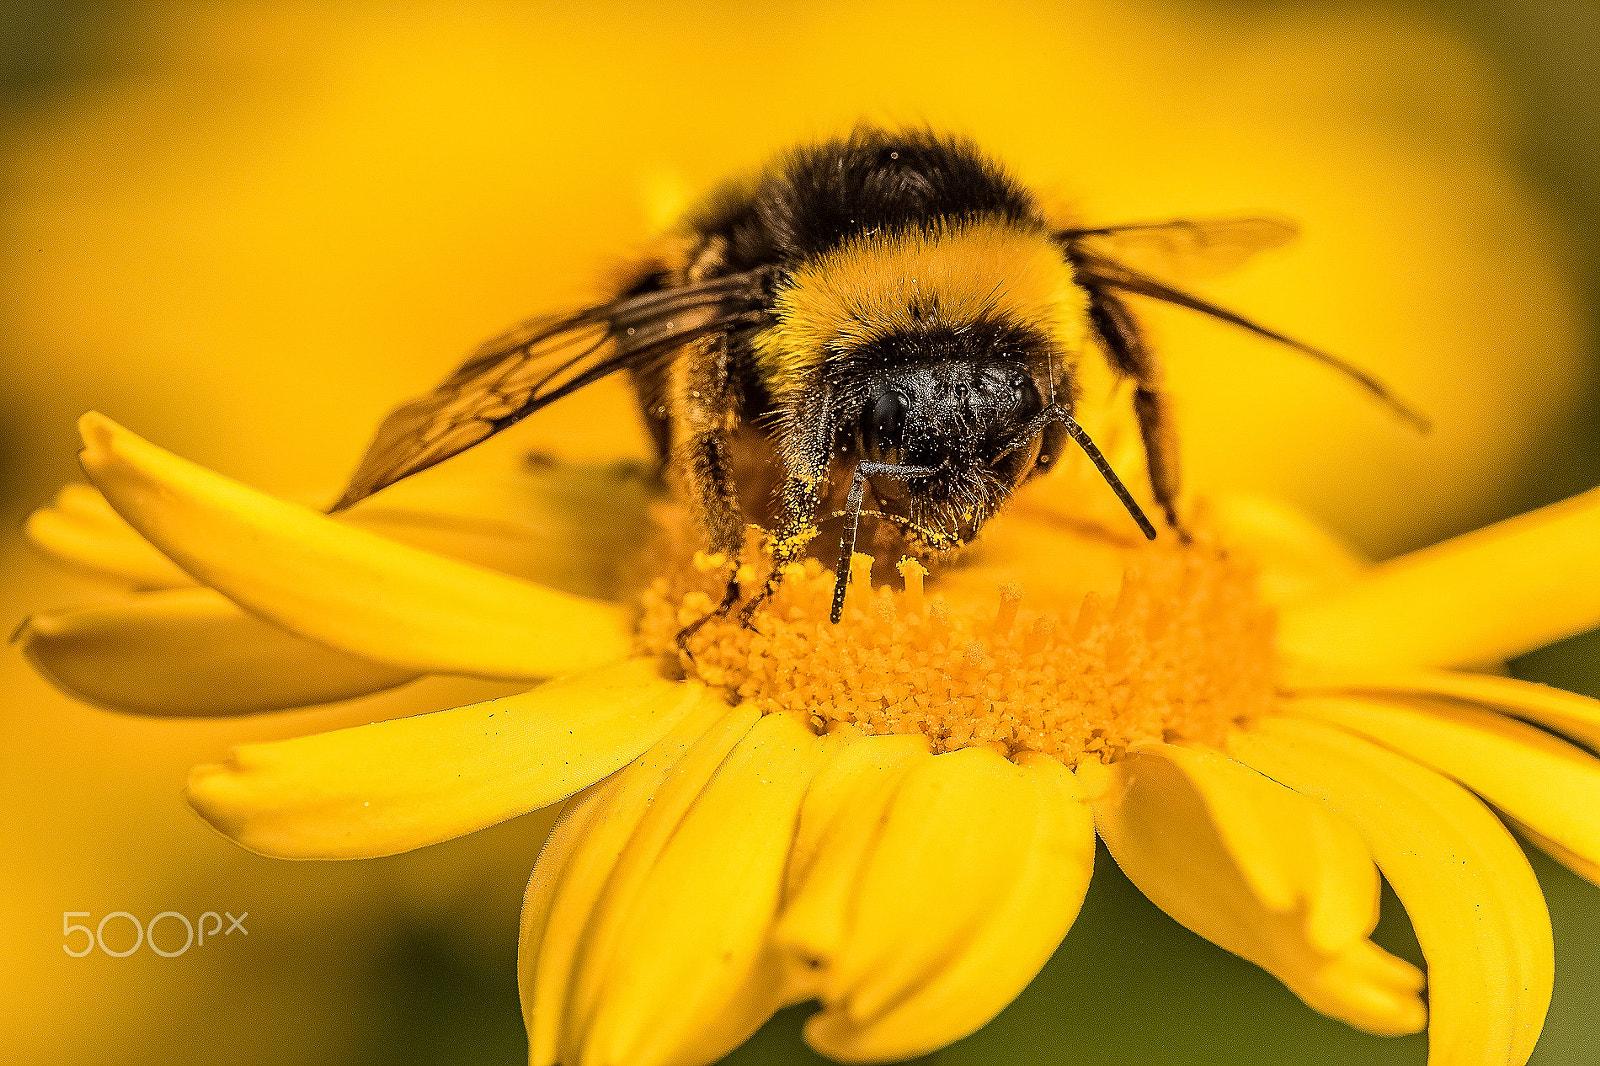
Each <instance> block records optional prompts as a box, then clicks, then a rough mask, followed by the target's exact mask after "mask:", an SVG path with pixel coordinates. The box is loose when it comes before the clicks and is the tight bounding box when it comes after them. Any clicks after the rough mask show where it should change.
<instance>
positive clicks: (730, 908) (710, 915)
mask: <svg viewBox="0 0 1600 1066" xmlns="http://www.w3.org/2000/svg"><path fill="white" fill-rule="evenodd" d="M833 746H834V745H833V744H832V743H830V741H829V740H828V738H818V737H816V736H814V735H812V733H811V732H810V730H809V729H808V728H807V727H805V726H803V725H801V724H800V723H799V722H798V721H796V720H795V719H793V718H791V717H789V716H788V715H783V714H771V715H767V716H766V717H765V718H763V719H762V720H761V721H760V722H758V723H756V725H755V727H754V728H753V729H752V730H751V731H750V733H749V735H748V736H746V737H745V739H744V740H742V741H741V742H740V743H739V745H738V746H737V747H736V748H734V749H733V751H732V752H731V753H730V754H729V755H728V758H727V761H726V762H725V763H724V764H723V765H722V767H721V769H719V770H718V771H717V774H716V776H715V777H713V778H712V779H711V781H710V783H709V784H708V785H707V786H706V789H705V791H704V793H702V794H701V795H700V797H699V798H698V799H697V800H696V801H695V803H694V805H693V806H692V807H691V808H690V810H689V812H688V814H687V815H686V816H685V817H684V819H683V822H682V823H681V824H680V825H679V826H678V830H677V832H676V833H675V834H673V836H672V839H671V840H670V841H669V842H668V843H667V846H666V847H665V848H664V849H662V851H661V854H660V857H659V859H658V860H657V861H656V864H655V866H654V867H653V868H652V869H651V871H650V875H649V877H648V879H647V882H646V884H645V885H644V888H643V891H641V892H640V893H639V894H638V896H637V897H636V898H635V900H634V901H633V906H632V907H631V908H630V910H631V913H630V914H629V915H628V917H627V919H626V920H625V922H624V925H623V928H622V930H621V935H620V936H619V938H618V943H617V949H616V952H615V954H614V955H613V956H612V960H611V966H610V967H609V969H608V972H607V973H606V975H605V979H604V989H603V991H602V993H601V996H600V999H599V1006H598V1010H596V1012H595V1015H594V1019H593V1021H592V1023H591V1025H590V1029H589V1032H588V1034H587V1039H586V1041H585V1043H584V1060H585V1061H592V1062H602V1063H628V1064H630V1066H662V1064H666V1063H684V1062H710V1061H713V1060H715V1059H716V1058H720V1057H721V1056H722V1055H723V1054H726V1053H727V1052H728V1051H730V1050H732V1048H733V1047H735V1046H737V1045H738V1044H739V1043H741V1042H742V1041H743V1040H744V1039H745V1038H746V1037H748V1036H749V1035H750V1034H751V1033H753V1032H754V1031H755V1030H756V1029H757V1028H759V1027H760V1026H761V1024H762V1023H763V1022H765V1021H766V1019H767V1018H768V1017H769V1016H770V1015H771V1013H772V1011H773V1010H774V1009H775V1008H776V1007H777V1005H778V1004H777V998H776V997H777V987H776V982H775V981H774V980H773V971H772V970H771V968H770V967H769V966H763V965H762V963H763V959H762V954H763V949H764V947H765V942H766V935H767V931H768V929H769V928H770V927H771V924H772V921H773V918H774V916H775V915H776V913H777V908H778V897H779V891H780V889H781V887H782V883H783V868H784V863H785V861H786V860H787V858H788V855H789V846H790V845H791V844H792V843H793V841H794V832H795V827H796V824H797V823H798V821H799V817H800V801H801V799H802V797H803V796H804V795H805V790H806V786H807V785H808V784H809V783H810V781H811V778H812V777H813V776H814V775H815V774H816V772H817V770H818V769H819V768H820V767H821V765H822V763H823V760H824V759H825V757H826V756H827V754H828V752H829V751H830V749H831V748H832V747H833ZM752 985H755V986H757V988H758V990H764V991H766V993H767V995H766V996H765V997H762V996H760V995H756V996H753V997H751V996H743V997H742V996H741V995H740V993H741V992H743V991H746V990H747V989H748V988H749V987H750V986H752Z"/></svg>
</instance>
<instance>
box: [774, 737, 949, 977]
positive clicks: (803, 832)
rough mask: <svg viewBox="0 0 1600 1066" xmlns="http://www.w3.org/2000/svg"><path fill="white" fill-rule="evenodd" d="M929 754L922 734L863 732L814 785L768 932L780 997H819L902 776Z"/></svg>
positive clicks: (841, 946) (840, 948) (841, 944)
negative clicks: (780, 976)
mask: <svg viewBox="0 0 1600 1066" xmlns="http://www.w3.org/2000/svg"><path fill="white" fill-rule="evenodd" d="M932 758H934V756H932V755H931V754H929V753H928V743H927V741H926V740H925V739H924V738H922V737H920V736H906V735H888V736H870V737H863V738H862V739H860V740H857V741H856V742H854V743H852V744H851V745H849V746H848V747H847V748H845V749H844V750H843V751H842V752H840V753H839V755H838V756H836V757H835V758H834V759H833V760H832V761H831V762H829V763H828V765H827V766H826V767H824V768H823V770H822V772H821V773H819V774H818V775H817V779H816V780H815V781H813V782H812V785H811V789H810V791H808V792H807V793H806V799H805V805H804V807H803V808H802V809H801V814H800V828H799V832H798V833H797V834H796V839H795V846H794V850H793V851H792V853H791V854H790V857H789V874H788V878H787V882H788V883H787V889H786V892H785V900H786V902H785V904H784V907H783V913H782V914H781V916H780V917H779V920H778V923H777V925H776V926H775V927H774V928H773V931H772V943H773V945H774V946H775V947H776V948H777V949H778V952H779V957H780V959H781V963H782V966H783V970H784V979H785V990H784V999H785V1000H786V1001H787V1002H794V1003H798V1002H801V1001H803V1000H807V999H814V998H816V997H817V996H818V995H820V994H821V991H822V982H823V980H824V978H826V977H827V975H828V969H827V967H828V963H829V961H830V960H832V959H835V958H837V957H838V956H839V955H840V954H841V953H842V952H843V951H844V949H845V941H846V938H847V936H848V935H849V930H850V918H851V914H852V910H853V904H854V902H855V898H856V895H857V893H858V892H859V890H860V885H861V877H862V874H863V871H864V870H865V869H866V866H867V863H868V860H869V859H870V857H871V856H872V853H873V851H874V850H875V849H876V847H877V844H878V841H879V840H880V838H881V837H882V835H883V828H884V823H885V822H886V821H887V815H888V810H889V807H890V806H891V804H893V802H894V800H895V797H896V796H897V795H898V794H899V791H900V786H901V783H902V782H903V781H904V780H905V777H906V774H907V773H908V772H910V771H911V769H913V768H914V767H917V766H920V765H922V764H924V763H925V762H927V761H928V760H930V759H932Z"/></svg>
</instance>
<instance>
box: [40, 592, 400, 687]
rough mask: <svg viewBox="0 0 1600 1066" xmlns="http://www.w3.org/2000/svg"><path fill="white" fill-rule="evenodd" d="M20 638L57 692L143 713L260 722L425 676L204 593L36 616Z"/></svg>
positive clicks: (146, 596) (159, 595)
mask: <svg viewBox="0 0 1600 1066" xmlns="http://www.w3.org/2000/svg"><path fill="white" fill-rule="evenodd" d="M17 639H18V640H19V641H20V642H21V644H22V652H23V654H24V655H26V656H27V657H28V661H29V662H31V663H32V664H33V666H34V668H35V669H37V670H38V671H39V673H41V674H43V675H44V676H45V677H46V678H47V679H49V680H50V682H51V683H52V684H54V685H55V686H56V687H57V688H60V689H61V690H62V691H64V692H67V693H68V694H70V695H73V696H76V697H77V698H78V699H81V700H84V701H86V702H88V703H92V704H95V705H96V706H99V707H107V708H110V709H112V710H116V711H132V712H134V713H136V714H156V715H164V716H179V717H181V716H187V715H228V714H258V713H260V712H262V711H275V710H281V709H283V708H285V707H304V706H308V705H310V704H315V703H330V702H332V701H334V700H343V699H350V698H351V697H354V696H363V695H366V694H367V693H369V692H378V691H380V690H382V689H386V688H393V687H394V686H396V685H401V684H404V683H405V682H407V681H410V680H411V679H413V678H415V677H416V676H417V674H416V673H415V672H414V671H410V670H402V669H399V668H398V667H394V666H389V665H387V664H385V663H375V662H372V661H370V660H368V659H361V658H358V657H357V656H354V655H350V654H348V653H347V652H343V651H339V650H338V649H336V648H330V647H328V646H327V645H326V644H319V643H317V642H316V641H313V640H307V639H306V638H304V637H300V636H296V635H295V634H293V633H291V632H289V631H288V630H287V629H282V628H280V627H278V626H275V625H273V624H272V623H270V622H264V621H262V620H261V619H259V618H256V617H255V616H253V615H249V614H246V613H245V612H244V611H242V610H240V609H239V607H238V606H237V605H236V604H234V603H233V602H231V601H230V600H227V599H224V598H223V597H222V596H221V595H220V594H219V593H217V592H214V591H212V590H211V589H203V588H180V589H169V590H166V591H162V592H148V593H142V594H139V595H135V596H130V597H128V598H127V599H125V600H123V601H121V602H118V603H112V604H108V605H105V606H98V607H84V608H79V609H76V610H65V611H53V612H50V613H48V614H39V615H34V616H33V617H32V618H29V619H28V620H27V621H26V622H24V623H23V625H22V628H21V629H20V630H18V631H17Z"/></svg>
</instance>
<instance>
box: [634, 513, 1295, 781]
mask: <svg viewBox="0 0 1600 1066" xmlns="http://www.w3.org/2000/svg"><path fill="white" fill-rule="evenodd" d="M1097 547H1099V548H1102V549H1103V547H1104V545H1098V546H1097ZM1073 555H1074V549H1073V545H1072V544H1070V543H1065V544H1062V545H1060V550H1059V553H1058V554H1056V556H1055V558H1054V559H1053V560H1052V561H1050V562H1042V561H1041V562H1040V563H1039V564H1038V565H1039V566H1040V567H1047V566H1051V565H1055V566H1067V565H1070V564H1071V560H1072V558H1073ZM1119 557H1120V558H1121V559H1122V560H1123V563H1122V568H1121V575H1122V578H1121V586H1120V588H1119V589H1115V590H1114V591H1110V592H1095V591H1090V592H1088V593H1087V594H1081V595H1076V596H1071V597H1070V599H1069V598H1068V596H1066V595H1064V594H1062V593H1061V592H1060V591H1059V589H1060V587H1061V584H1062V583H1061V582H1059V581H1058V582H1050V581H1041V582H1040V584H1041V586H1042V587H1043V588H1044V589H1045V591H1044V592H1043V593H1042V594H1040V595H1038V596H1036V597H1033V598H1030V597H1029V596H1028V595H1026V594H1025V591H1024V589H1022V588H1021V587H1019V586H1018V585H1016V584H1005V585H1002V584H999V583H998V582H996V583H994V584H990V585H988V586H987V587H988V588H989V589H991V590H993V591H991V592H990V593H989V594H988V595H987V596H979V595H974V594H972V593H970V592H968V591H966V590H967V589H968V588H970V587H971V586H972V585H973V584H974V582H973V581H972V580H970V579H972V578H974V577H975V576H976V575H977V574H980V573H981V572H982V568H981V567H978V568H975V569H974V570H969V571H968V573H967V575H966V577H967V578H968V580H965V581H963V582H961V583H959V586H956V587H952V588H951V589H950V590H949V592H948V594H945V593H943V592H941V590H940V589H938V588H937V587H935V588H930V589H925V588H924V582H923V576H924V574H925V573H926V571H925V570H924V569H923V568H922V566H921V565H920V564H918V563H916V562H914V561H911V560H902V562H901V563H900V565H899V569H900V573H901V575H902V577H903V579H904V588H898V589H897V588H891V587H888V586H884V587H880V588H877V589H873V588H872V587H871V584H870V578H868V577H867V576H866V575H868V574H869V573H870V571H871V560H869V559H867V558H866V557H862V556H858V557H857V560H856V561H857V565H856V566H855V567H854V568H853V572H854V574H855V575H856V577H855V579H854V580H853V582H852V588H851V590H850V593H849V596H848V597H847V599H846V605H845V613H844V617H843V619H842V620H841V621H840V623H839V624H837V625H834V624H832V623H830V622H829V621H828V609H829V604H830V600H831V598H832V594H833V574H832V573H831V572H829V571H827V570H825V569H824V568H823V567H822V566H821V565H820V564H819V563H817V562H815V561H807V562H806V563H804V564H799V565H795V566H792V567H791V568H790V571H789V573H788V574H786V575H785V578H784V581H783V582H782V584H781V585H780V586H779V588H778V592H777V594H776V595H775V596H774V598H773V599H772V601H771V603H770V604H769V605H768V607H767V609H766V610H765V611H764V612H763V613H761V614H758V615H757V616H756V618H755V620H754V625H755V629H754V630H751V629H749V628H746V627H745V626H743V625H741V624H740V622H739V618H738V612H737V610H736V611H735V612H734V613H732V614H731V615H727V616H724V617H720V618H711V619H710V620H708V621H707V622H705V624H703V625H702V626H701V627H700V628H699V629H698V630H697V631H696V632H695V633H694V634H693V636H692V637H691V638H690V639H689V641H688V648H687V652H686V653H685V654H681V655H680V654H679V652H678V648H677V637H678V633H679V632H680V631H681V630H682V629H683V628H684V627H685V626H687V625H689V624H690V623H692V622H695V621H696V620H698V619H700V618H702V617H704V616H705V615H707V614H709V613H711V610H712V608H713V606H714V604H715V602H716V601H717V600H718V599H720V596H721V585H720V579H721V578H722V575H724V574H725V571H724V570H721V569H717V568H714V567H710V566H708V565H707V564H706V562H705V561H704V560H703V559H702V560H701V565H700V567H699V568H698V569H695V568H690V567H683V568H681V570H680V571H679V572H677V573H675V574H672V575H669V576H668V577H665V578H661V579H659V580H657V581H656V582H655V584H654V585H653V586H652V587H651V588H650V589H649V590H648V592H647V593H646V594H645V597H644V615H643V618H642V620H641V623H640V629H639V637H638V642H639V645H640V648H641V650H642V651H644V652H645V653H648V654H660V655H662V656H663V657H664V658H666V659H668V660H669V661H676V662H678V663H679V664H680V667H681V669H682V670H683V671H684V673H685V674H686V676H689V677H693V678H696V679H698V680H700V681H703V682H705V683H706V684H708V685H711V686H713V687H716V688H720V689H722V690H723V691H725V692H726V693H727V694H728V697H729V699H730V700H735V699H737V700H751V701H754V702H755V703H756V704H757V705H758V706H759V707H760V708H761V710H762V711H763V712H765V713H787V714H792V715H794V716H796V717H798V718H800V719H801V720H803V721H807V722H809V723H810V724H811V725H812V727H813V728H815V729H816V730H818V731H819V732H822V731H826V730H827V729H829V728H833V727H836V726H839V725H845V724H848V725H851V726H855V727H857V728H859V729H860V730H862V731H863V732H865V733H869V734H882V733H921V734H922V735H924V736H926V737H927V738H928V739H929V741H930V742H931V743H932V745H933V750H934V751H949V750H953V749H956V748H964V747H974V746H980V745H981V746H988V747H992V748H995V749H996V750H998V751H1000V752H1001V753H1003V754H1005V755H1008V756H1009V755H1014V754H1016V753H1018V752H1022V751H1042V752H1045V753H1047V754H1049V755H1052V756H1054V757H1055V758H1057V759H1059V760H1061V761H1063V762H1064V763H1065V764H1066V765H1068V766H1072V765H1076V764H1077V762H1078V761H1079V760H1080V759H1082V758H1084V757H1085V756H1086V755H1090V754H1093V755H1095V756H1096V757H1098V758H1100V759H1102V760H1108V761H1109V760H1111V759H1114V758H1116V757H1117V756H1118V755H1119V754H1120V753H1121V752H1122V751H1123V750H1125V749H1126V748H1127V747H1129V746H1130V745H1132V744H1136V743H1139V742H1141V741H1152V740H1167V741H1173V740H1185V739H1192V740H1197V741H1204V742H1209V743H1212V744H1219V743H1220V742H1221V740H1222V737H1223V734H1224V733H1225V732H1226V730H1227V729H1228V727H1229V726H1230V725H1231V724H1232V723H1234V722H1236V721H1239V720H1241V719H1247V718H1251V717H1256V716H1259V715H1262V714H1265V713H1266V712H1268V711H1269V710H1270V709H1271V705H1272V701H1273V698H1274V692H1275V687H1276V680H1277V661H1276V657H1275V654H1274V651H1273V636H1274V632H1273V631H1274V617H1273V614H1272V612H1271V610H1270V609H1268V608H1267V607H1265V606H1263V605H1262V604H1261V602H1260V601H1259V600H1258V599H1257V597H1256V595H1255V587H1254V586H1255V575H1254V572H1253V570H1252V569H1251V568H1249V567H1248V566H1246V565H1243V564H1241V563H1240V562H1238V561H1237V560H1236V559H1234V558H1231V557H1230V556H1229V554H1228V553H1226V552H1224V551H1223V550H1221V549H1220V548H1219V547H1218V546H1217V545H1216V544H1215V543H1213V542H1210V541H1208V540H1206V539H1205V538H1203V537H1202V538H1199V539H1197V540H1196V542H1195V543H1193V544H1189V545H1182V544H1179V543H1177V539H1176V538H1175V537H1171V536H1163V537H1162V538H1161V540H1160V541H1158V542H1157V543H1155V544H1152V545H1149V546H1143V545H1140V546H1137V547H1133V546H1129V547H1127V548H1126V550H1125V551H1120V550H1119ZM1070 584H1071V583H1070V582H1068V583H1067V585H1069V586H1070ZM746 587H747V588H751V587H754V586H753V585H747V586H746ZM980 587H981V586H980ZM1052 589H1055V590H1056V591H1051V590H1052Z"/></svg>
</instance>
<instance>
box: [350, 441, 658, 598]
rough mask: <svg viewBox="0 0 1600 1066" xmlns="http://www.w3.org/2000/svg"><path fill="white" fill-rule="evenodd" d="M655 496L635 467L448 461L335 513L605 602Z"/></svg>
mask: <svg viewBox="0 0 1600 1066" xmlns="http://www.w3.org/2000/svg"><path fill="white" fill-rule="evenodd" d="M436 472H437V474H438V475H439V476H430V475H433V474H435V473H436ZM446 475H448V476H446ZM659 492H660V486H659V482H658V479H657V478H656V477H655V475H654V474H653V472H651V471H650V470H649V469H647V468H646V467H645V466H644V465H643V464H640V463H630V462H616V463H604V464H600V463H595V464H577V463H563V462H527V463H519V464H518V465H517V466H516V467H514V468H511V469H507V468H504V467H503V466H497V467H496V468H495V469H493V470H477V469H468V470H465V471H463V470H461V469H460V468H459V467H457V466H455V465H452V467H451V469H449V470H448V471H447V470H445V469H444V468H442V467H441V468H437V470H436V471H426V472H424V473H423V474H422V475H419V476H417V477H413V478H409V479H407V480H405V481H402V482H400V483H399V484H398V485H393V486H390V487H389V488H388V489H386V490H384V492H382V493H381V494H379V495H378V496H374V497H371V498H369V499H366V500H363V501H362V502H361V503H359V504H357V505H356V506H355V507H354V508H352V509H351V510H350V511H348V512H346V513H345V516H344V517H345V519H346V520H347V521H349V522H350V523H351V524H353V525H356V526H360V527H361V528H362V529H367V530H371V531H373V532H375V533H378V534H381V535H383V536H386V537H390V538H392V539H394V540H398V541H400V542H401V543H404V544H410V545H413V546H414V547H418V548H423V549H425V550H427V551H432V552H436V553H438V554H440V555H446V556H449V557H450V558H452V559H462V560H465V561H467V562H471V563H476V564H477V565H479V566H486V567H488V568H489V569H491V570H498V571H500V572H501V573H505V574H511V575H513V576H515V577H520V578H522V579H523V580H525V581H532V582H534V583H536V584H540V585H547V586H549V587H551V588H558V589H562V590H564V591H567V592H571V593H574V594H576V595H580V596H592V597H596V598H599V599H615V598H617V597H618V596H619V594H620V593H622V592H624V591H626V589H625V588H624V583H625V582H626V581H627V580H628V579H629V576H630V575H629V574H628V569H629V568H628V566H627V565H626V564H627V563H628V562H629V561H630V560H631V559H632V558H634V557H635V556H636V555H637V553H638V550H639V545H640V544H642V543H644V541H645V539H646V538H647V537H648V535H649V531H650V530H649V516H648V506H649V504H650V502H651V501H652V500H654V499H655V498H656V497H657V495H658V494H659Z"/></svg>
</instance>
